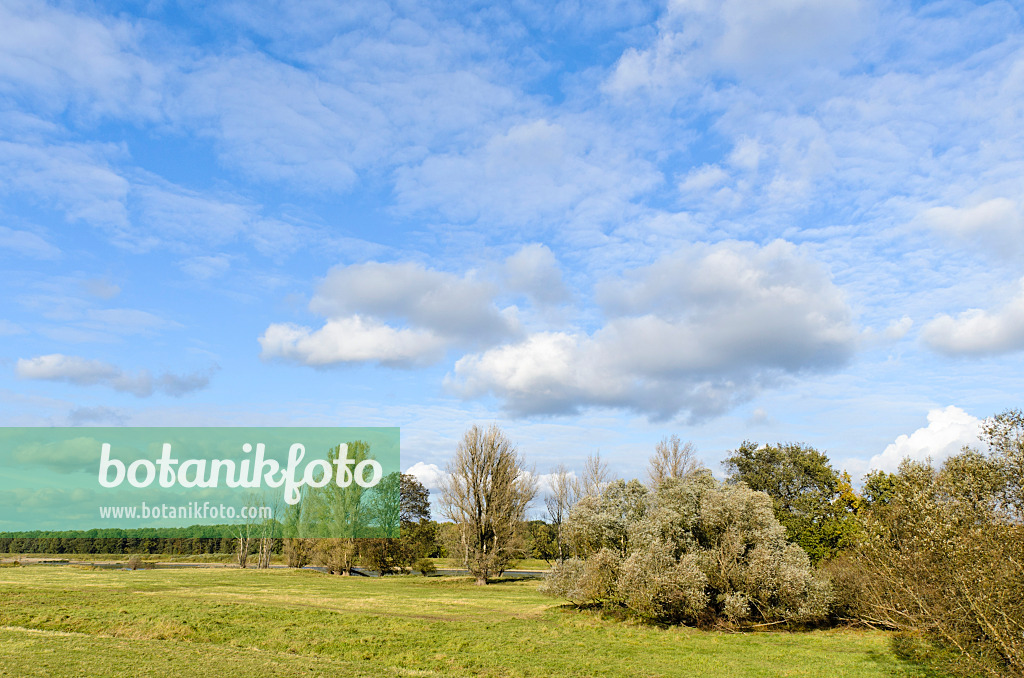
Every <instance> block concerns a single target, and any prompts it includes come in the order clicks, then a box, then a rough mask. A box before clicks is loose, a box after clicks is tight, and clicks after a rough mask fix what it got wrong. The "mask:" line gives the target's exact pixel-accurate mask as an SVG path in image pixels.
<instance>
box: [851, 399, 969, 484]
mask: <svg viewBox="0 0 1024 678" xmlns="http://www.w3.org/2000/svg"><path fill="white" fill-rule="evenodd" d="M981 424H982V420H981V419H978V418H977V417H974V416H971V415H970V414H968V413H967V412H965V411H963V410H962V409H960V408H959V407H955V406H953V405H950V406H949V407H946V408H944V409H934V410H930V411H929V412H928V425H927V426H925V427H923V428H919V429H917V430H916V431H914V432H913V433H911V434H910V435H905V434H904V435H901V436H900V437H898V438H897V439H896V441H895V442H893V443H890V444H889V445H888V446H887V447H886V448H885V450H884V451H883V452H882V453H881V454H876V455H875V456H873V457H871V461H869V462H868V466H869V468H871V469H879V470H882V471H888V472H890V473H893V472H895V471H896V469H897V468H898V467H899V465H900V462H901V461H903V460H904V459H906V458H910V459H912V460H914V461H925V460H927V459H929V458H930V459H931V460H932V462H933V463H936V464H940V463H942V461H943V460H944V459H946V458H947V457H950V456H952V455H955V454H957V453H958V452H960V450H961V449H963V447H964V446H965V445H970V446H971V447H980V446H981V440H980V439H979V437H978V436H979V434H980V433H981Z"/></svg>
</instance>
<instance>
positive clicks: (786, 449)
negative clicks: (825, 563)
mask: <svg viewBox="0 0 1024 678" xmlns="http://www.w3.org/2000/svg"><path fill="white" fill-rule="evenodd" d="M723 465H724V466H725V468H726V470H728V472H729V481H730V482H732V483H740V482H742V483H744V484H746V485H747V486H748V487H749V488H750V489H752V490H755V491H758V492H764V493H766V494H767V495H768V496H769V497H771V498H772V503H773V507H774V510H775V516H776V517H777V518H778V520H779V522H780V523H782V524H783V525H784V526H785V528H786V536H787V538H788V539H789V540H790V541H792V542H794V543H796V544H799V545H800V547H802V548H803V549H804V550H805V551H806V552H807V555H808V556H809V557H810V559H811V562H813V563H818V562H820V561H822V560H825V559H828V558H831V557H833V556H834V555H835V554H836V553H838V552H839V551H840V550H842V549H844V548H846V547H848V546H850V545H851V544H853V543H854V542H855V541H856V538H857V534H858V526H857V520H856V512H857V509H858V507H859V498H858V497H857V496H856V494H855V493H854V492H853V490H852V487H851V486H850V479H849V476H848V475H845V474H843V475H840V474H839V473H837V472H836V471H835V469H833V468H832V465H831V464H830V463H829V460H828V457H827V456H826V455H825V454H824V453H823V452H819V451H818V450H816V449H814V448H813V447H809V446H807V445H799V444H792V443H789V444H779V445H758V444H757V443H753V442H749V441H748V442H744V443H743V444H742V445H740V447H739V448H738V449H736V450H735V451H734V452H733V453H732V454H731V455H730V456H728V457H727V458H726V459H725V461H724V462H723Z"/></svg>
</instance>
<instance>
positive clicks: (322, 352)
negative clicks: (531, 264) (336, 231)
mask: <svg viewBox="0 0 1024 678" xmlns="http://www.w3.org/2000/svg"><path fill="white" fill-rule="evenodd" d="M496 292H497V289H496V288H495V287H494V286H493V285H492V284H490V283H487V282H483V281H480V280H477V279H476V278H475V277H474V276H473V275H472V274H468V275H466V276H462V277H460V276H457V275H454V274H451V273H445V272H443V271H435V270H432V269H428V268H425V267H423V266H421V265H419V264H415V263H397V264H383V263H376V262H370V263H367V264H354V265H351V266H339V267H336V268H334V269H332V270H331V271H330V272H329V273H328V274H327V277H326V278H324V280H323V281H322V282H321V284H320V286H319V287H318V288H317V291H316V294H314V295H313V299H312V300H311V301H310V303H309V308H310V310H311V311H313V312H314V313H317V314H319V315H322V316H325V317H326V318H327V322H326V323H325V324H324V326H323V327H321V328H320V329H318V330H313V329H311V328H309V327H301V326H298V325H294V324H291V323H277V324H273V325H270V326H269V327H268V328H267V330H266V332H264V334H263V336H262V337H260V339H259V341H260V345H261V346H262V347H263V351H262V356H263V357H264V358H284V359H287V360H293V361H296V362H300V363H304V364H307V365H312V366H325V365H330V364H334V363H347V362H377V363H381V364H384V365H391V366H401V367H412V366H417V365H424V364H429V363H432V362H436V361H437V360H440V359H441V358H442V357H443V356H444V353H445V351H446V350H447V349H449V348H453V347H458V346H487V345H492V344H494V343H495V342H496V341H499V340H502V339H505V338H507V337H509V336H512V335H514V334H515V333H516V332H518V321H517V319H516V313H515V308H514V307H510V308H507V309H504V310H502V309H499V308H498V307H497V306H496V305H495V304H494V301H493V298H494V295H495V294H496Z"/></svg>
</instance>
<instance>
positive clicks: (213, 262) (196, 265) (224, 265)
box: [181, 254, 231, 280]
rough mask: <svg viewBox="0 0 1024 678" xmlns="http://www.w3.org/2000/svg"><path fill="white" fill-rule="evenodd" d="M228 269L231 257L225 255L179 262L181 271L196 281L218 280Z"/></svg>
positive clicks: (199, 257)
mask: <svg viewBox="0 0 1024 678" xmlns="http://www.w3.org/2000/svg"><path fill="white" fill-rule="evenodd" d="M230 268H231V257H230V256H229V255H227V254H213V255H203V256H198V257H192V258H190V259H186V260H185V261H183V262H181V270H183V271H184V272H185V273H187V274H188V275H190V276H192V277H193V278H195V279H196V280H210V279H211V278H219V277H221V276H223V275H224V274H226V273H227V272H228V270H229V269H230Z"/></svg>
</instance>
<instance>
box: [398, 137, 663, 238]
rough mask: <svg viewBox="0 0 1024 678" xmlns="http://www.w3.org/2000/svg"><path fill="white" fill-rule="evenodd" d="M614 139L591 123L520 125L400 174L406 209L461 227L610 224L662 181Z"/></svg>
mask: <svg viewBox="0 0 1024 678" xmlns="http://www.w3.org/2000/svg"><path fill="white" fill-rule="evenodd" d="M613 136H614V133H613V130H611V129H603V128H597V127H595V125H594V124H593V123H588V122H587V121H585V120H566V121H565V122H564V123H563V122H559V121H555V122H551V121H548V120H544V119H542V120H533V121H531V122H523V123H520V124H515V125H512V126H511V127H509V128H508V129H507V130H506V131H505V132H503V133H498V134H495V135H493V136H492V137H491V138H490V139H488V140H487V141H486V143H484V144H483V145H481V146H479V147H477V148H473V149H470V150H467V151H465V152H460V153H450V154H445V155H440V154H438V155H432V156H430V157H428V158H427V159H426V160H424V161H423V162H422V164H420V165H419V166H417V167H412V168H403V169H400V170H399V171H398V173H397V179H396V182H395V190H396V192H397V194H398V200H399V205H400V206H401V207H402V209H403V210H419V209H426V208H433V209H437V210H439V211H440V212H441V213H442V214H444V215H445V216H446V217H447V218H449V219H453V220H456V221H460V222H471V221H477V220H479V221H487V222H491V223H495V222H496V223H501V224H510V225H517V226H537V225H538V224H537V222H547V221H552V220H553V221H555V222H556V223H564V222H570V223H572V222H576V221H587V220H606V219H607V218H608V217H609V216H611V215H620V214H621V213H622V211H623V209H625V205H627V204H628V203H629V201H630V200H632V199H633V198H634V197H636V196H637V195H639V194H641V193H643V192H644V191H647V190H649V189H651V188H653V187H654V186H656V185H657V184H658V183H659V182H660V181H661V174H660V173H659V172H658V171H657V170H656V169H655V168H654V167H653V166H652V165H651V164H649V163H648V162H647V161H645V160H641V159H638V158H636V157H634V156H633V155H632V154H631V153H628V152H625V151H624V150H623V148H622V147H621V146H619V145H617V144H612V143H609V137H613Z"/></svg>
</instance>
